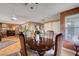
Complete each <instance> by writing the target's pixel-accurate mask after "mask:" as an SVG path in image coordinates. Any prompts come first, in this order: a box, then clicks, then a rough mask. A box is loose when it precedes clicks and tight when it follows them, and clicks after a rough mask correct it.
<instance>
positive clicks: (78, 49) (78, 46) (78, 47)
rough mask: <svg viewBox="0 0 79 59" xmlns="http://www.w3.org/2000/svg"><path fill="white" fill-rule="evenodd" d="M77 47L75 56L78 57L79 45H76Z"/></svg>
mask: <svg viewBox="0 0 79 59" xmlns="http://www.w3.org/2000/svg"><path fill="white" fill-rule="evenodd" d="M74 46H75V49H76V54H75V56H78V52H79V45H74Z"/></svg>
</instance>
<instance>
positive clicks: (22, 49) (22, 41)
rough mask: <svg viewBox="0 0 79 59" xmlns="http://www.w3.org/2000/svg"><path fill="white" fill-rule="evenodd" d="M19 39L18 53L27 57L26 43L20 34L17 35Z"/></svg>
mask: <svg viewBox="0 0 79 59" xmlns="http://www.w3.org/2000/svg"><path fill="white" fill-rule="evenodd" d="M19 39H20V45H21V50H20V53H21V55H22V56H27V47H26V42H25V38H24V35H23V33H22V32H21V33H20V34H19Z"/></svg>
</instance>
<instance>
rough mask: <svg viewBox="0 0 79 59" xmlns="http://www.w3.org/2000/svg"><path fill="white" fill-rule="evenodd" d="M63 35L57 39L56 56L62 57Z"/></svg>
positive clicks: (57, 36) (59, 35) (60, 34)
mask: <svg viewBox="0 0 79 59" xmlns="http://www.w3.org/2000/svg"><path fill="white" fill-rule="evenodd" d="M62 42H63V34H62V33H59V34H57V35H56V37H55V52H54V56H60V55H61V51H62V47H63V45H62Z"/></svg>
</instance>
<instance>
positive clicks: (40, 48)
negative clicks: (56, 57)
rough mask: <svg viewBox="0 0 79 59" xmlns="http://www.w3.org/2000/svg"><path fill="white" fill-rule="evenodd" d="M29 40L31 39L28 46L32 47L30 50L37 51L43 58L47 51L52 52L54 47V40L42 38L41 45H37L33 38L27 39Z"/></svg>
mask: <svg viewBox="0 0 79 59" xmlns="http://www.w3.org/2000/svg"><path fill="white" fill-rule="evenodd" d="M27 39H29V41H28V45H29V46H30V48H31V49H32V50H35V51H37V52H38V54H39V55H40V56H43V55H44V53H45V51H47V50H50V49H51V48H52V47H53V41H52V39H48V38H47V39H46V38H41V37H40V43H39V44H37V42H36V40H35V39H32V38H27ZM45 39H46V41H45Z"/></svg>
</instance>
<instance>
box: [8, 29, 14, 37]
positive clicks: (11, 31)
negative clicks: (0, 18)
mask: <svg viewBox="0 0 79 59" xmlns="http://www.w3.org/2000/svg"><path fill="white" fill-rule="evenodd" d="M14 35H15V31H14V30H7V36H14Z"/></svg>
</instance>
